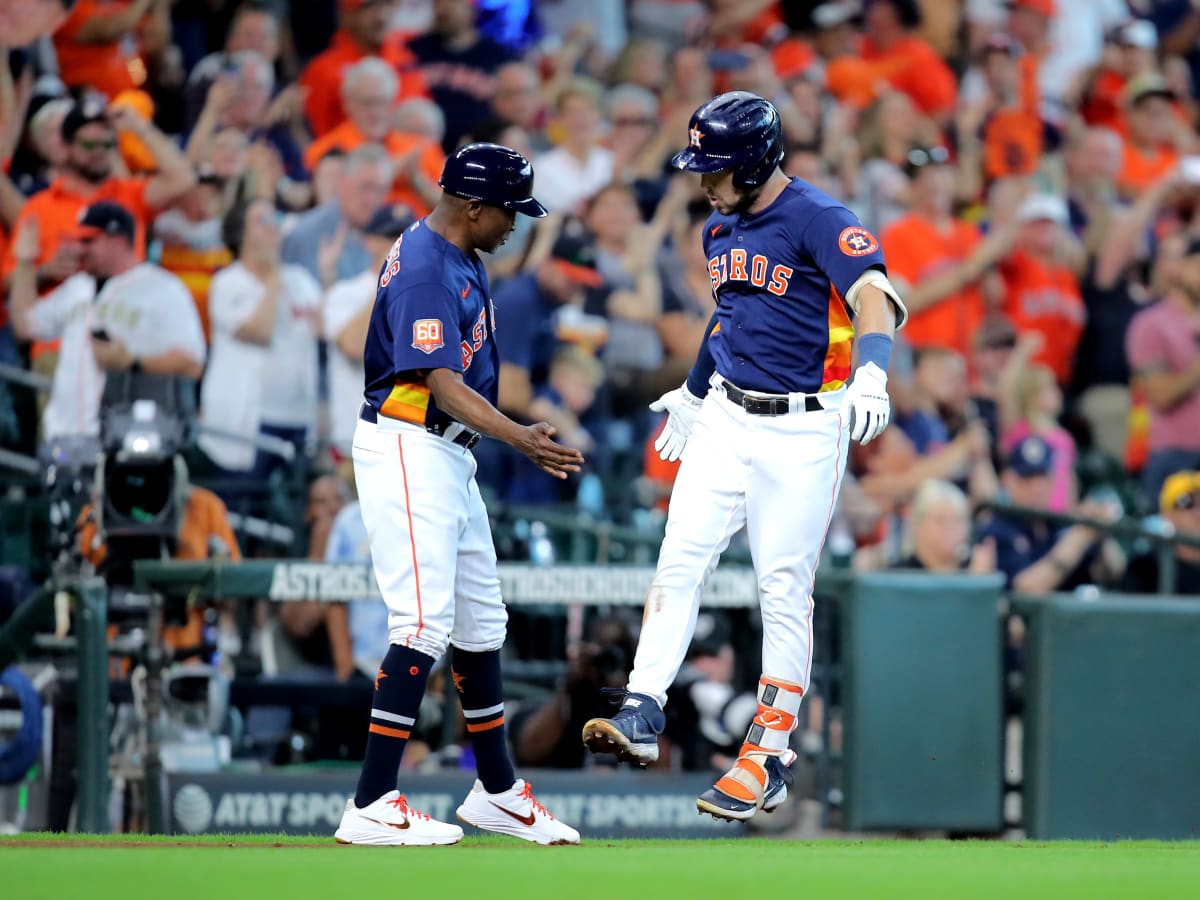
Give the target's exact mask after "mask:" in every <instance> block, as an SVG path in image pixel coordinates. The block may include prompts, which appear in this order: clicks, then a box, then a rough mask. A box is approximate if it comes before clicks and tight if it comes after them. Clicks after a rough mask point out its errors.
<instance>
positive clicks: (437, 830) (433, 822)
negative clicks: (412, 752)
mask: <svg viewBox="0 0 1200 900" xmlns="http://www.w3.org/2000/svg"><path fill="white" fill-rule="evenodd" d="M333 836H334V838H336V839H337V842H338V843H339V844H366V845H368V846H376V847H436V846H441V845H444V844H457V843H458V842H459V841H461V840H462V836H463V830H462V829H461V828H459V827H458V826H457V825H451V824H450V823H448V822H439V821H438V820H437V819H433V818H430V817H429V816H427V815H425V813H423V812H421V811H420V810H417V809H413V808H412V807H410V806H409V805H408V801H407V800H406V799H405V798H404V795H403V794H401V793H400V792H399V791H388V793H386V794H384V795H383V796H382V797H380V798H379V799H378V800H376V801H375V802H374V803H370V804H368V805H367V806H364V807H363V808H362V809H359V808H358V807H356V806H355V805H354V800H353V798H351V799H350V800H347V801H346V811H345V812H344V813H342V823H341V825H339V826H338V830H337V831H336V832H334V835H333Z"/></svg>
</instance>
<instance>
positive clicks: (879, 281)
mask: <svg viewBox="0 0 1200 900" xmlns="http://www.w3.org/2000/svg"><path fill="white" fill-rule="evenodd" d="M868 284H869V285H872V286H873V287H876V288H878V289H879V290H881V291H883V292H884V293H885V294H886V295H887V296H888V298H889V299H891V301H892V303H894V304H895V305H896V330H897V331H899V330H900V329H901V328H903V327H904V323H905V322H907V321H908V309H907V308H906V307H905V306H904V301H903V300H901V299H900V292H899V291H897V290H896V288H895V286H894V285H893V284H892V283H891V282H890V281H888V277H887V276H886V275H885V274H883V273H882V272H880V271H879V270H878V269H867V271H865V272H863V273H862V274H861V275H859V276H858V281H856V282H854V284H852V285H850V290H848V291H846V303H847V304H848V305H849V306H850V308H851V309H852V310H854V314H855V315H856V316H857V315H858V306H859V302H860V301H859V295H860V294H861V293H862V289H863V288H864V287H865V286H866V285H868Z"/></svg>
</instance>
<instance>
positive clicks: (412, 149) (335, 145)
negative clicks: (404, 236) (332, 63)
mask: <svg viewBox="0 0 1200 900" xmlns="http://www.w3.org/2000/svg"><path fill="white" fill-rule="evenodd" d="M399 89H400V82H399V79H398V77H397V75H396V73H395V71H394V70H393V69H392V67H391V66H389V65H388V64H387V63H385V62H384V61H383V60H382V59H380V58H379V57H376V56H368V57H366V58H364V59H360V60H359V61H358V62H356V63H354V64H353V65H351V66H349V67H347V68H346V70H345V72H344V73H343V75H342V107H343V108H344V109H345V110H346V116H347V118H346V121H344V122H342V124H341V125H338V126H337V127H336V128H334V129H332V130H331V131H328V132H327V133H325V134H324V135H322V136H321V137H319V138H317V139H316V140H315V141H313V143H312V144H310V145H309V147H308V149H307V150H306V151H305V152H304V161H305V163H306V165H307V166H308V167H309V169H310V170H311V169H315V168H316V165H317V162H318V160H320V159H321V157H323V156H325V154H327V153H329V152H330V151H331V150H340V151H341V152H342V153H350V152H351V151H352V150H354V149H355V148H357V147H361V146H362V145H364V144H379V145H380V146H382V147H384V148H385V149H386V150H387V152H388V155H389V156H391V158H392V164H393V166H394V168H395V171H396V179H395V182H394V183H393V185H392V191H391V194H390V196H389V197H388V198H387V199H388V200H389V201H390V202H392V203H404V204H407V206H408V207H409V208H410V209H412V210H413V212H414V213H415V214H416V215H418V216H423V215H425V213H427V212H429V210H430V209H432V208H433V204H434V203H436V202H437V198H438V196H439V195H440V194H441V190H440V189H439V188H438V184H437V183H438V178H439V177H440V176H441V174H442V166H443V165H444V164H445V162H446V158H445V156H444V155H443V154H442V151H441V148H440V147H438V145H437V144H436V143H435V142H433V141H431V140H430V139H429V138H428V137H426V136H424V135H422V134H412V133H408V132H404V131H400V130H398V129H396V128H395V114H396V98H397V94H398V91H399Z"/></svg>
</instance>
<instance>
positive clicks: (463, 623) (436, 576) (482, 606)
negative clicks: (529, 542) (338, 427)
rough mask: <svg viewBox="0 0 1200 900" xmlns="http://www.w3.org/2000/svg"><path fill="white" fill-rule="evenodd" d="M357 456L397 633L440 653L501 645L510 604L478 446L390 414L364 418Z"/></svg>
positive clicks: (393, 638)
mask: <svg viewBox="0 0 1200 900" xmlns="http://www.w3.org/2000/svg"><path fill="white" fill-rule="evenodd" d="M353 458H354V478H355V482H356V485H357V488H358V498H359V505H360V506H361V508H362V516H363V523H364V524H365V525H366V527H367V535H368V536H369V537H370V540H371V562H372V565H373V566H374V568H375V579H376V581H377V582H378V583H379V591H380V593H381V594H382V595H383V599H384V601H385V602H386V603H387V608H388V641H389V642H390V643H392V644H401V645H404V646H406V647H411V648H412V649H414V650H417V651H420V652H421V653H424V654H426V655H427V656H432V657H433V658H434V659H439V658H440V657H441V656H442V654H443V653H445V651H446V645H447V644H448V643H452V644H454V646H456V647H460V648H462V649H463V650H470V651H475V652H482V651H485V650H496V649H498V648H499V647H500V646H501V645H502V644H503V643H504V636H505V626H506V624H507V622H508V613H507V612H506V611H505V609H504V602H503V600H502V599H501V597H500V579H499V578H498V577H497V575H496V550H495V547H494V545H493V544H492V532H491V528H490V526H489V524H488V516H487V510H486V509H485V508H484V505H483V498H482V497H481V496H480V495H479V486H478V485H477V484H476V483H475V469H476V464H475V457H474V456H472V455H471V451H469V450H467V449H466V448H464V447H460V446H457V445H456V444H452V443H451V442H450V441H448V440H446V439H445V438H441V437H438V436H437V435H434V434H430V433H429V432H428V431H426V430H425V429H424V428H422V427H420V426H418V425H412V424H410V423H408V422H399V421H396V420H394V419H385V418H383V417H382V416H381V417H380V420H379V424H378V425H373V424H371V423H369V422H364V421H362V420H361V419H360V420H359V423H358V426H357V428H356V429H355V432H354V445H353Z"/></svg>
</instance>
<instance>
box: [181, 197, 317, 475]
mask: <svg viewBox="0 0 1200 900" xmlns="http://www.w3.org/2000/svg"><path fill="white" fill-rule="evenodd" d="M222 238H223V239H224V241H225V245H226V246H227V247H228V248H229V251H230V252H231V253H232V254H233V255H234V257H235V259H236V261H235V262H234V263H232V264H231V265H229V266H227V267H226V268H224V269H222V270H221V271H220V272H218V273H217V274H216V275H215V276H213V280H212V288H211V290H210V292H209V304H208V308H209V318H210V321H211V322H212V346H211V355H210V359H209V365H208V369H207V371H206V372H205V373H204V382H203V384H202V385H201V389H200V421H201V424H202V425H204V426H208V427H209V428H210V429H212V430H211V431H208V432H202V433H201V435H200V439H199V445H200V449H201V450H203V451H204V453H205V454H206V455H207V456H208V458H209V460H210V461H211V462H212V463H213V464H214V465H215V466H216V467H217V468H218V470H219V471H221V472H222V473H223V474H225V475H227V476H230V477H232V478H233V479H235V480H237V479H239V478H249V479H253V480H255V481H259V482H261V481H262V480H264V479H266V478H267V476H268V475H269V474H270V473H271V471H273V470H274V469H275V468H276V467H278V465H279V462H280V460H279V457H277V456H273V455H270V454H268V453H265V452H264V451H262V450H258V451H257V452H256V450H255V447H254V445H253V443H252V440H253V439H254V438H256V437H258V436H259V435H260V434H263V435H268V436H270V437H274V438H279V439H281V440H285V441H288V442H289V443H291V444H293V445H295V446H298V447H302V446H303V445H304V442H305V440H306V438H307V437H308V434H309V432H310V430H311V429H312V427H313V426H314V425H315V423H316V413H317V343H316V310H317V306H318V303H319V302H320V299H321V289H320V286H319V285H318V284H317V282H316V280H315V279H314V278H313V277H312V276H311V275H310V274H309V273H308V272H307V271H306V270H305V269H303V268H302V267H300V266H297V265H292V264H289V263H285V262H283V261H282V260H281V258H280V242H281V241H280V234H279V224H278V218H277V213H276V212H275V208H274V206H273V205H272V204H271V203H270V202H269V201H267V200H262V199H256V200H242V201H239V202H238V203H237V204H235V205H234V207H233V208H232V209H230V211H229V212H228V213H226V215H225V220H224V222H223V223H222Z"/></svg>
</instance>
